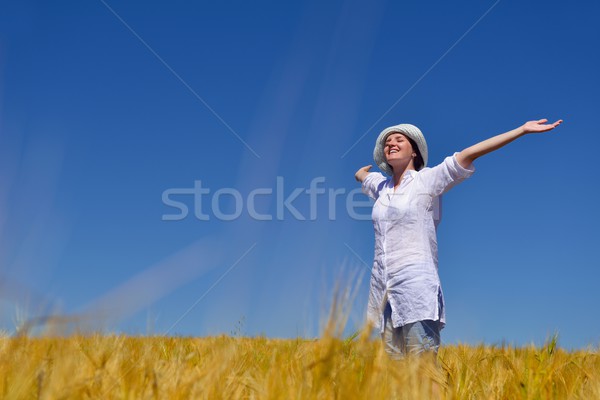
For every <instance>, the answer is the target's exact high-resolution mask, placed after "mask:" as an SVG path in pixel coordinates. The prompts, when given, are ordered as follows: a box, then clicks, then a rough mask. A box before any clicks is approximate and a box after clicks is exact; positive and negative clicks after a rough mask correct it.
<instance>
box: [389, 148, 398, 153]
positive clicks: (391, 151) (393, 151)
mask: <svg viewBox="0 0 600 400" xmlns="http://www.w3.org/2000/svg"><path fill="white" fill-rule="evenodd" d="M392 153H398V150H396V149H393V150H390V152H389V154H392Z"/></svg>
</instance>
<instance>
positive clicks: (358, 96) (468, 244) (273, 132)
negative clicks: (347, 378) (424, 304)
mask: <svg viewBox="0 0 600 400" xmlns="http://www.w3.org/2000/svg"><path fill="white" fill-rule="evenodd" d="M599 14H600V6H599V5H598V4H594V3H586V4H585V6H583V5H577V6H573V5H566V4H565V3H564V2H554V1H550V2H548V1H545V2H542V1H534V2H526V3H523V2H521V3H515V2H508V1H496V2H493V1H486V2H479V1H464V2H458V3H456V2H454V3H448V2H442V1H435V2H428V3H426V4H422V3H418V2H405V1H402V2H392V1H387V2H386V1H371V2H360V1H355V0H349V1H333V2H327V3H326V4H323V2H317V1H306V2H294V3H285V4H284V3H281V2H267V1H264V2H252V3H249V2H242V1H226V2H214V3H213V2H211V3H208V2H199V3H196V4H191V3H190V2H184V1H171V2H150V3H148V2H131V1H125V2H122V1H121V2H116V1H114V2H113V1H106V2H102V1H88V2H75V1H63V2H54V3H52V4H49V3H46V2H28V1H20V2H8V1H3V2H1V3H0V294H1V296H0V310H1V312H2V314H1V319H0V323H1V326H0V328H2V329H4V330H7V331H11V330H13V329H14V326H15V321H17V322H18V321H19V320H20V319H22V318H25V317H33V316H37V315H46V314H50V313H59V314H61V315H71V316H84V317H83V318H82V319H81V321H82V324H84V325H85V326H92V327H95V328H96V327H103V328H105V329H108V330H111V331H120V332H128V333H134V334H145V333H148V332H152V333H167V334H178V335H197V336H201V335H212V334H218V333H232V332H238V333H241V334H245V335H258V334H264V335H267V336H270V337H294V336H296V335H301V336H314V335H317V334H318V332H319V331H320V327H321V326H322V321H323V319H324V318H325V317H326V316H327V313H328V307H329V304H330V302H331V298H332V296H333V292H334V286H335V283H336V282H342V283H344V284H348V283H349V284H352V285H354V286H355V287H356V290H357V294H356V297H355V298H354V300H353V301H352V302H348V303H347V305H348V307H349V308H350V309H351V310H352V311H351V313H350V317H349V322H348V330H352V329H354V328H355V327H357V326H359V325H360V324H361V322H362V321H363V317H364V310H365V306H366V300H367V295H368V279H369V268H370V263H371V261H372V256H373V229H372V225H371V222H370V221H369V220H368V214H369V210H368V206H367V207H365V206H363V207H359V209H358V214H360V215H362V216H363V218H360V219H357V218H353V217H352V216H351V215H350V214H349V212H348V211H347V207H346V200H347V199H348V197H349V196H354V195H352V194H350V193H351V191H352V190H354V189H356V188H357V187H358V186H357V184H356V182H355V181H354V179H353V175H354V172H355V171H356V170H357V169H358V168H359V167H361V166H363V165H367V164H371V163H372V149H373V144H374V140H375V138H376V136H377V134H378V133H379V132H380V131H381V130H382V129H383V128H385V127H387V126H389V125H394V124H397V123H401V122H407V123H413V124H415V125H417V126H419V127H420V128H421V129H422V131H423V132H424V134H425V136H426V138H427V140H428V144H429V160H430V162H429V164H430V165H435V164H436V163H439V162H441V161H442V160H443V158H444V157H446V156H447V155H450V154H452V153H453V152H454V151H460V150H461V149H462V148H464V147H467V146H469V145H471V144H474V143H476V142H477V141H480V140H483V139H485V138H487V137H489V136H492V135H494V134H497V133H502V132H504V131H507V130H510V129H512V128H515V127H517V126H519V125H520V124H522V123H524V122H526V121H528V120H532V119H538V118H543V117H546V118H548V119H550V120H552V121H554V120H556V119H558V118H562V119H564V121H565V122H564V124H563V125H562V126H560V127H559V128H558V129H557V130H556V131H554V132H552V133H548V134H543V135H535V136H527V137H524V138H522V139H520V140H518V141H517V142H515V143H512V144H510V145H509V146H507V147H506V148H504V149H501V150H499V151H498V152H496V153H493V154H490V155H488V156H486V157H484V158H482V159H480V160H477V162H476V169H477V171H476V173H475V174H474V175H473V177H472V178H471V179H469V180H468V181H467V182H465V183H463V184H461V185H460V186H458V187H456V188H454V189H452V191H450V192H449V193H448V194H447V195H446V196H445V197H444V216H443V222H442V224H441V225H440V229H439V231H438V241H439V252H440V254H439V263H440V276H441V279H442V284H443V288H444V292H445V296H446V302H447V304H446V305H447V320H448V321H447V327H446V329H444V331H443V336H442V339H443V340H444V341H445V342H448V343H457V342H466V343H473V344H474V343H480V342H485V343H490V344H491V343H500V342H503V341H504V342H508V343H514V344H519V345H521V344H527V343H532V342H533V343H537V344H541V343H543V342H544V340H545V339H546V338H547V337H548V336H549V335H552V334H553V333H555V332H558V334H559V340H560V343H561V344H562V345H563V346H566V347H585V346H588V345H592V346H597V345H598V344H599V343H600V333H599V332H600V321H598V319H597V318H595V317H594V315H596V307H597V305H598V304H599V300H600V297H599V295H598V291H597V288H596V287H597V282H598V281H599V279H600V269H599V267H600V264H599V263H598V261H597V255H596V253H595V250H597V248H598V245H599V244H600V240H599V239H600V234H598V231H597V224H598V222H599V217H600V215H599V211H598V207H597V206H596V205H595V204H596V203H597V200H596V198H597V194H598V181H599V180H598V178H599V176H600V174H599V172H600V171H599V167H598V163H597V162H596V161H595V160H594V155H595V153H596V147H597V146H598V145H600V139H599V138H598V128H597V123H596V114H597V112H598V109H599V106H600V94H599V92H600V91H599V89H600V85H599V83H600V82H599V77H598V73H597V71H598V70H600V55H599V54H598V51H597V48H598V44H599V42H600V27H599V26H598V24H597V19H598V17H599ZM319 179H320V180H319ZM315 180H319V182H320V183H318V184H317V185H318V187H319V188H321V189H324V191H325V193H322V194H318V195H316V196H315V197H314V199H315V200H314V201H315V202H314V203H313V204H312V205H311V198H310V196H309V195H308V194H307V193H306V192H304V190H306V189H309V188H310V185H311V182H315ZM195 182H199V183H197V184H198V185H201V186H202V188H205V189H208V190H209V193H207V194H206V195H203V196H199V199H200V200H201V201H200V202H197V203H196V204H195V203H194V199H193V196H192V195H190V194H188V195H185V194H175V195H173V197H172V198H171V199H172V200H176V201H178V202H180V203H182V204H185V206H186V207H187V208H188V211H189V213H188V215H187V217H185V218H183V219H180V220H165V219H168V217H167V218H165V216H168V215H176V214H178V213H179V210H178V209H177V208H175V207H172V206H169V205H168V204H165V203H164V202H163V194H164V192H165V191H169V190H171V191H172V193H178V191H177V189H186V188H187V189H192V188H194V185H195V184H196V183H195ZM278 182H279V189H278ZM220 189H222V190H221V194H219V195H217V194H216V193H217V192H218V191H219V190H220ZM255 189H263V191H262V192H260V193H262V194H260V193H259V194H258V195H256V196H255V197H254V200H255V203H254V204H253V207H249V200H248V199H249V197H250V193H252V192H253V191H254V190H255ZM295 189H298V190H301V191H302V193H300V194H298V196H297V197H296V198H295V199H292V203H291V204H292V206H293V207H295V208H296V209H297V210H298V213H300V214H301V215H302V216H303V217H305V218H306V220H299V219H298V218H295V217H294V215H293V213H292V212H291V211H290V210H289V208H285V207H283V208H281V206H282V203H281V201H280V200H281V199H278V195H277V193H278V190H279V192H280V195H281V196H283V198H284V199H285V198H288V196H292V195H293V193H294V190H295ZM173 190H174V192H173ZM269 190H271V192H269ZM336 190H337V191H338V192H339V193H340V194H339V195H338V196H337V197H332V195H331V193H332V191H336ZM179 192H181V191H179ZM234 192H235V193H238V194H239V199H241V203H240V202H238V200H239V199H238V200H236V199H235V198H234V197H233V196H234V195H233V194H232V193H234ZM361 196H362V195H356V198H355V200H356V201H364V200H365V199H366V198H365V197H361ZM292 197H293V196H292ZM213 202H214V204H213ZM215 204H216V207H217V211H216V212H215ZM239 204H241V212H240V215H239V217H236V218H232V220H231V221H224V220H222V218H217V214H218V213H219V212H221V213H222V214H225V215H229V216H231V215H235V214H236V211H237V210H236V207H237V206H238V205H239ZM278 204H279V205H278ZM194 207H197V210H199V213H198V214H200V213H202V214H204V215H207V216H208V220H201V219H198V218H196V217H195V216H194ZM278 207H280V213H281V212H282V214H281V218H278V214H277V210H278ZM250 208H253V209H254V210H255V211H256V212H258V213H260V214H262V215H267V216H272V217H273V218H272V219H271V220H256V219H254V218H252V217H251V216H250V215H249V211H248V210H249V209H250ZM330 208H335V211H336V213H335V216H332V214H331V211H330ZM311 210H313V212H315V215H314V218H312V219H311V218H310V211H311ZM365 215H366V216H367V218H364V216H365ZM361 274H362V280H359V279H358V277H359V276H360V275H361Z"/></svg>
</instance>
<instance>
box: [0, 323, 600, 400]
mask: <svg viewBox="0 0 600 400" xmlns="http://www.w3.org/2000/svg"><path fill="white" fill-rule="evenodd" d="M0 360H1V362H0V396H1V398H3V399H221V398H222V399H304V398H306V399H430V398H440V399H600V354H599V353H598V351H596V350H588V351H574V352H567V351H565V350H563V349H561V348H559V347H557V345H556V338H554V339H553V340H550V341H549V342H548V343H547V344H546V345H545V346H543V347H533V346H532V347H524V348H515V347H511V346H484V345H481V346H468V345H448V346H442V347H441V349H440V352H439V354H438V357H437V360H434V359H432V358H428V357H420V358H408V359H405V360H401V361H392V360H390V359H388V357H387V355H386V354H385V352H384V351H383V349H382V346H381V343H380V341H378V340H372V339H371V338H369V337H368V335H358V334H357V335H354V336H353V337H351V338H348V339H345V340H342V339H337V338H335V337H334V336H330V335H324V337H322V338H320V339H317V340H306V339H285V340H284V339H269V338H264V337H254V338H246V337H237V336H218V337H204V338H191V337H190V338H188V337H160V336H155V337H148V336H145V337H144V336H137V337H135V336H134V337H131V336H123V335H100V334H93V335H70V336H66V337H27V336H21V337H2V338H0Z"/></svg>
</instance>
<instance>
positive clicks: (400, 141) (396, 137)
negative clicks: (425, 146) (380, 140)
mask: <svg viewBox="0 0 600 400" xmlns="http://www.w3.org/2000/svg"><path fill="white" fill-rule="evenodd" d="M413 153H414V152H413V148H412V146H411V144H410V142H409V141H408V139H407V138H406V136H404V135H403V134H401V133H392V134H390V135H389V136H388V137H387V138H386V139H385V145H384V146H383V154H384V155H385V160H386V161H387V163H388V164H390V165H391V166H394V164H397V163H398V162H399V161H402V162H403V163H406V162H410V160H412V158H413Z"/></svg>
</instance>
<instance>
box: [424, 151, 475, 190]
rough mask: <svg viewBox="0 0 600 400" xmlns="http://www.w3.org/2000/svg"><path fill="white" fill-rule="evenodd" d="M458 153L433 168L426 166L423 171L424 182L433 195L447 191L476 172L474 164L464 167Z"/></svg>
mask: <svg viewBox="0 0 600 400" xmlns="http://www.w3.org/2000/svg"><path fill="white" fill-rule="evenodd" d="M456 154H458V153H454V155H452V156H449V157H446V159H444V161H443V162H442V163H441V164H439V165H436V166H435V167H433V168H425V169H424V170H422V171H421V176H422V179H423V183H424V184H425V187H426V188H427V191H428V192H429V194H430V195H432V196H439V195H441V194H443V193H446V192H447V191H448V190H450V189H451V188H452V187H454V186H455V185H457V184H459V183H460V182H462V181H464V180H465V179H467V178H468V177H470V176H471V175H473V172H475V167H474V166H473V164H471V165H470V166H469V168H464V167H463V166H462V165H460V164H459V163H458V161H457V160H456Z"/></svg>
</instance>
